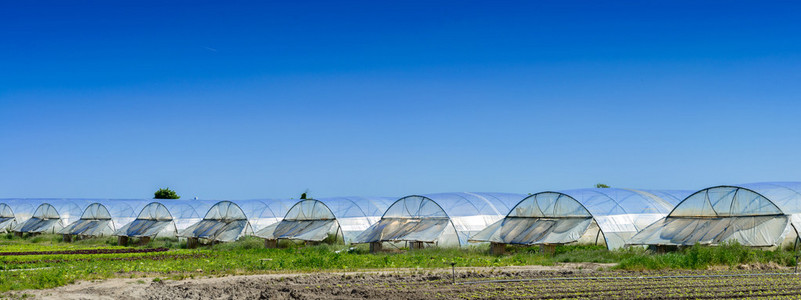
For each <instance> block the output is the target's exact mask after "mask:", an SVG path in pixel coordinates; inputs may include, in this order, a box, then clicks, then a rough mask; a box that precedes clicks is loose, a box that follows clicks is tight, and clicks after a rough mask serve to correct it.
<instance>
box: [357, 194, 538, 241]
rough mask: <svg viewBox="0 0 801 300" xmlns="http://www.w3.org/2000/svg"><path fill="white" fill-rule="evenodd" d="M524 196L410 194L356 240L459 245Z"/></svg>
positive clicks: (391, 207) (393, 205)
mask: <svg viewBox="0 0 801 300" xmlns="http://www.w3.org/2000/svg"><path fill="white" fill-rule="evenodd" d="M524 197H525V195H522V194H507V193H464V192H462V193H440V194H427V195H411V196H406V197H403V198H400V199H398V200H397V201H395V202H394V203H393V204H392V205H390V207H389V208H388V209H387V210H386V212H385V213H384V215H383V216H382V217H381V220H380V221H379V222H378V223H376V224H374V225H372V226H371V227H370V228H368V229H367V230H365V231H364V232H363V233H362V234H360V235H359V236H358V237H357V238H356V239H355V242H356V243H372V242H400V241H409V242H425V243H433V244H437V245H440V246H459V245H461V244H464V243H466V242H467V240H468V239H469V238H470V237H471V236H472V235H473V234H475V233H477V232H478V231H480V230H482V229H484V228H485V227H487V226H488V225H489V224H492V223H493V222H496V221H498V220H499V219H501V218H503V216H504V215H505V214H506V213H507V212H508V211H509V209H511V207H512V206H513V205H514V203H517V202H518V201H520V199H522V198H524ZM409 220H415V221H414V222H409ZM417 220H419V221H417Z"/></svg>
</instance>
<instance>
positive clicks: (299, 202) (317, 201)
mask: <svg viewBox="0 0 801 300" xmlns="http://www.w3.org/2000/svg"><path fill="white" fill-rule="evenodd" d="M306 201H314V202H315V203H320V204H322V205H323V207H325V209H327V210H328V212H330V213H331V215H332V216H334V220H336V219H337V215H335V214H334V211H333V210H331V208H330V207H328V205H326V204H325V203H324V202H323V201H320V200H317V199H303V200H300V201H298V202H295V204H294V205H292V207H290V208H289V209H288V210H287V211H286V215H284V218H283V220H286V216H287V215H289V213H290V212H291V211H292V209H294V208H295V206H298V205H300V204H301V203H303V202H306ZM315 205H316V204H315ZM298 209H300V208H298ZM320 220H324V219H320ZM338 223H339V221H337V224H338Z"/></svg>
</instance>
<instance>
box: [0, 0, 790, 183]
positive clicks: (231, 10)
mask: <svg viewBox="0 0 801 300" xmlns="http://www.w3.org/2000/svg"><path fill="white" fill-rule="evenodd" d="M161 2H163V1H157V2H148V1H102V2H86V1H75V2H63V1H57V2H47V1H4V2H2V4H0V28H2V30H0V122H2V123H1V124H2V125H1V126H0V143H2V145H0V197H110V198H120V197H125V198H146V197H151V196H152V193H153V191H154V190H156V189H157V188H159V187H165V186H168V187H170V188H172V189H175V190H176V191H177V192H178V193H179V194H181V195H183V196H184V197H187V198H190V197H194V196H197V197H200V198H207V199H244V198H283V197H297V196H298V195H299V194H300V193H301V192H303V191H304V190H305V189H307V188H308V189H310V190H311V193H312V195H313V196H317V197H320V196H337V195H376V196H403V195H406V194H416V193H429V192H445V191H498V192H519V193H528V192H538V191H543V190H557V189H566V188H580V187H590V186H592V185H594V184H595V183H597V182H604V183H607V184H610V185H612V186H615V187H636V188H654V189H699V188H703V187H706V186H710V185H717V184H733V183H743V182H753V181H774V180H795V181H798V180H801V17H799V16H801V6H799V5H798V4H797V3H793V2H786V3H769V2H759V3H758V5H756V4H755V3H756V2H754V3H746V2H740V1H720V2H705V3H698V1H688V2H678V1H632V2H622V1H615V2H616V3H615V4H607V3H599V2H598V1H586V2H577V1H551V2H537V1H521V2H506V1H488V2H484V3H480V2H472V1H454V2H439V3H432V2H430V1H420V2H417V1H411V2H408V1H405V2H398V3H389V2H386V1H365V2H341V1H323V2H303V1H281V2H264V1H258V2H237V1H220V2H216V3H215V2H199V1H186V2H177V1H176V2H172V4H164V3H161Z"/></svg>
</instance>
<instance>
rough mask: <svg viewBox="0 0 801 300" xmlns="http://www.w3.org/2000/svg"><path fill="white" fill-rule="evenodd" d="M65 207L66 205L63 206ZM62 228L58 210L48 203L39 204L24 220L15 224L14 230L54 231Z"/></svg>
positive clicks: (62, 221)
mask: <svg viewBox="0 0 801 300" xmlns="http://www.w3.org/2000/svg"><path fill="white" fill-rule="evenodd" d="M64 207H66V206H64ZM62 228H64V220H62V219H61V217H60V214H59V212H58V210H57V209H56V208H55V207H54V206H53V205H51V204H49V203H42V204H40V205H39V206H38V207H37V208H36V210H34V212H33V215H32V216H31V217H30V218H29V219H28V220H27V221H25V222H23V223H19V224H17V226H15V227H14V231H17V232H31V233H56V232H58V231H59V230H61V229H62Z"/></svg>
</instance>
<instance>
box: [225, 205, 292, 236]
mask: <svg viewBox="0 0 801 300" xmlns="http://www.w3.org/2000/svg"><path fill="white" fill-rule="evenodd" d="M232 202H234V203H236V205H239V207H240V208H242V211H244V212H245V215H246V216H247V217H248V221H249V222H250V226H252V227H253V230H254V231H257V230H261V229H263V228H265V227H267V226H270V225H273V224H276V223H278V222H280V221H281V220H282V219H283V218H284V216H285V215H286V213H287V212H288V211H289V208H290V207H291V206H292V205H294V204H295V203H296V202H297V200H292V199H254V200H232Z"/></svg>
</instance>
